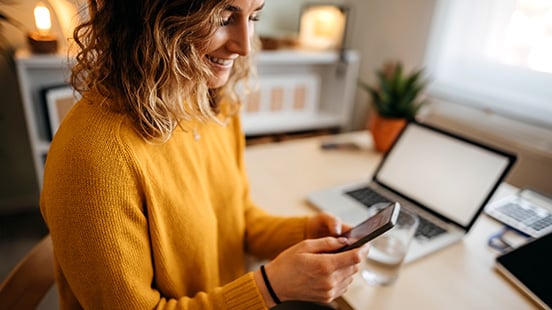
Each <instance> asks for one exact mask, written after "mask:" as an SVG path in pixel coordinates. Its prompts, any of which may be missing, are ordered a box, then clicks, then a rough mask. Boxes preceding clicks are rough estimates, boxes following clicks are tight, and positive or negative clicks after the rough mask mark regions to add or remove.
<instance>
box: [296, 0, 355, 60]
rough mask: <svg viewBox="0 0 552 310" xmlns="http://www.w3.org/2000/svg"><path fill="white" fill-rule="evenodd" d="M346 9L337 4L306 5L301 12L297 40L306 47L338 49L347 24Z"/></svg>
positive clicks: (341, 43)
mask: <svg viewBox="0 0 552 310" xmlns="http://www.w3.org/2000/svg"><path fill="white" fill-rule="evenodd" d="M346 13H347V9H346V8H345V7H343V6H338V5H330V4H327V5H307V6H306V7H304V9H303V11H302V13H301V21H300V29H299V41H300V42H301V46H303V47H305V48H307V49H316V50H328V49H339V48H342V47H343V46H342V45H343V39H344V35H345V30H346V25H347V14H346Z"/></svg>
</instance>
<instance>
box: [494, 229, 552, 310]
mask: <svg viewBox="0 0 552 310" xmlns="http://www.w3.org/2000/svg"><path fill="white" fill-rule="evenodd" d="M495 267H496V269H497V270H498V271H499V273H500V274H502V275H503V276H504V277H506V278H507V279H508V280H509V281H510V282H512V283H513V284H514V285H515V286H517V287H518V288H519V289H520V290H521V291H523V292H524V293H525V294H526V295H528V296H529V297H530V298H531V299H532V300H534V301H535V302H536V303H537V304H538V305H539V306H541V307H543V308H544V309H551V308H552V233H549V234H547V235H545V236H542V237H540V238H539V239H535V240H533V241H530V242H528V243H526V244H524V245H522V246H520V247H518V248H516V249H514V250H512V251H510V252H507V253H505V254H502V255H500V256H498V257H497V258H496V264H495Z"/></svg>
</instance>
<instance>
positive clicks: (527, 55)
mask: <svg viewBox="0 0 552 310" xmlns="http://www.w3.org/2000/svg"><path fill="white" fill-rule="evenodd" d="M431 31H432V32H431V37H430V44H429V47H428V53H427V60H426V64H427V69H428V75H429V78H430V82H431V83H430V85H429V87H428V90H429V93H430V95H433V96H435V97H437V98H441V99H444V100H449V101H454V102H458V103H465V104H470V105H473V106H476V107H479V108H483V109H485V110H490V111H493V112H496V113H498V114H503V115H507V116H509V117H512V118H516V119H520V120H523V121H527V122H530V123H533V124H538V125H545V126H546V127H549V128H552V0H438V2H437V6H436V10H435V14H434V20H433V24H432V30H431Z"/></svg>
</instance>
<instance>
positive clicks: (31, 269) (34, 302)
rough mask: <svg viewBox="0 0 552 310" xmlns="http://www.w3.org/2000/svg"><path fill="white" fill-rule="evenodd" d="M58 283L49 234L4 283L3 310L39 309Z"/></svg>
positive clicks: (0, 292)
mask: <svg viewBox="0 0 552 310" xmlns="http://www.w3.org/2000/svg"><path fill="white" fill-rule="evenodd" d="M54 283H55V278H54V255H53V249H52V239H50V235H47V236H46V237H44V239H42V240H41V241H40V242H39V243H38V244H37V245H35V246H34V247H33V248H32V249H31V251H30V252H29V253H27V255H26V256H25V257H23V259H22V260H21V261H19V263H18V264H17V265H16V266H15V267H14V268H13V269H12V271H11V272H10V273H9V275H8V276H7V277H6V278H5V279H4V281H3V282H2V284H0V309H6V310H8V309H18V310H19V309H35V308H36V307H37V306H38V305H39V304H40V302H41V301H42V299H43V298H44V296H45V295H46V294H47V293H48V291H49V290H50V288H52V286H53V285H54Z"/></svg>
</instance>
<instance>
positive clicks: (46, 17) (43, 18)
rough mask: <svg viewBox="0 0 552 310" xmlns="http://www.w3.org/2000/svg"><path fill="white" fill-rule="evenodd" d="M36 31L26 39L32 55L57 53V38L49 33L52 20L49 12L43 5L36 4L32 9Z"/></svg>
mask: <svg viewBox="0 0 552 310" xmlns="http://www.w3.org/2000/svg"><path fill="white" fill-rule="evenodd" d="M33 13H34V18H35V25H36V30H37V31H34V32H31V33H29V36H28V37H27V39H28V41H29V46H30V47H31V51H32V52H33V53H38V54H45V53H55V52H56V51H57V38H56V36H55V35H53V34H52V33H51V29H52V18H51V15H50V10H49V9H48V7H47V6H46V5H45V4H44V3H41V2H39V3H37V5H36V6H35V8H34V12H33Z"/></svg>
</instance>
